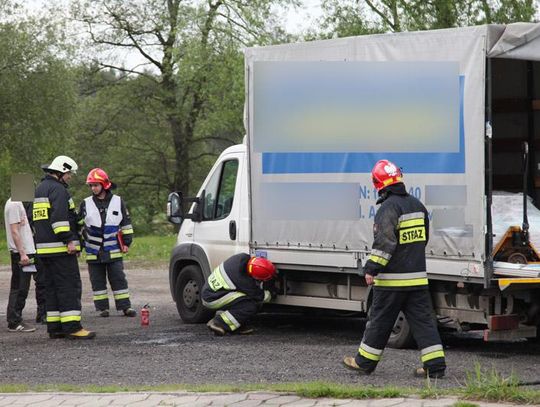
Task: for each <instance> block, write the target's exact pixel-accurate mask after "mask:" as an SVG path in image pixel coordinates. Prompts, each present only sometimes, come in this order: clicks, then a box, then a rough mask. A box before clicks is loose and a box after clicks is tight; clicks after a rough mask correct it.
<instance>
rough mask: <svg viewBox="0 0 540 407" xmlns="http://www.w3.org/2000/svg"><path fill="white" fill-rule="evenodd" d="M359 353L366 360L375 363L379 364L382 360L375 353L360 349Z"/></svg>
mask: <svg viewBox="0 0 540 407" xmlns="http://www.w3.org/2000/svg"><path fill="white" fill-rule="evenodd" d="M358 353H360V355H362V356H363V357H365V358H366V359H369V360H374V361H375V362H378V361H379V360H381V357H380V355H375V354H373V353H369V352H368V351H366V350H364V349H362V348H359V349H358Z"/></svg>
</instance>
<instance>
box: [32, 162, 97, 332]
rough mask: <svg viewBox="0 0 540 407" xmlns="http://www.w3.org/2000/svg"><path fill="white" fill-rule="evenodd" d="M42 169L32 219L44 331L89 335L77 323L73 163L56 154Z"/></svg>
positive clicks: (78, 285) (78, 279)
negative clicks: (44, 311)
mask: <svg viewBox="0 0 540 407" xmlns="http://www.w3.org/2000/svg"><path fill="white" fill-rule="evenodd" d="M42 169H43V170H44V171H45V172H46V175H45V178H43V180H42V181H41V183H40V184H39V185H38V186H37V188H36V191H35V198H34V203H33V208H32V219H33V222H34V228H35V236H34V238H35V242H36V253H37V256H38V258H39V261H40V263H41V266H42V268H43V272H44V275H45V287H46V288H45V291H46V309H47V332H48V333H49V337H50V338H52V339H55V338H64V337H67V338H71V339H92V338H93V337H94V336H95V333H94V332H91V331H87V330H86V329H83V327H82V325H81V276H80V273H79V264H78V263H77V254H78V253H79V252H80V242H79V240H78V234H77V216H76V213H75V204H74V203H73V200H72V199H71V196H70V194H69V192H68V190H67V187H68V183H69V181H70V180H71V177H72V174H75V173H76V171H77V164H76V163H75V161H73V159H71V158H69V157H67V156H58V157H56V158H55V159H54V160H53V161H52V162H51V164H49V165H44V166H42Z"/></svg>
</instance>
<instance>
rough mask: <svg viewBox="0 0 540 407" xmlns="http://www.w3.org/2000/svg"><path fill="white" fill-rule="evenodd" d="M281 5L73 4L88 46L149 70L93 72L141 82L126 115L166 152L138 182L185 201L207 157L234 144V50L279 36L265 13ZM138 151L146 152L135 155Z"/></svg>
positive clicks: (280, 0) (237, 120)
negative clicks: (142, 121)
mask: <svg viewBox="0 0 540 407" xmlns="http://www.w3.org/2000/svg"><path fill="white" fill-rule="evenodd" d="M287 3H292V1H291V0H257V1H251V2H237V1H229V0H215V1H207V2H203V1H195V2H190V3H184V2H181V1H180V0H171V1H168V2H165V1H162V0H139V1H130V2H127V1H125V0H113V1H111V0H102V1H92V2H87V1H80V2H77V3H75V6H74V7H73V10H72V15H73V16H74V17H75V18H76V19H78V20H79V21H81V22H82V23H84V24H85V26H86V27H87V29H88V32H89V34H90V36H91V39H92V42H93V44H94V45H95V46H98V47H108V48H111V47H113V48H118V49H131V50H133V51H135V52H138V53H139V54H140V56H141V57H142V59H143V60H144V63H143V64H144V65H145V66H147V67H149V68H150V69H149V70H147V71H142V70H141V69H138V68H125V67H123V66H119V64H115V63H110V62H107V61H104V60H100V61H99V62H98V66H100V67H109V68H110V67H114V68H115V69H116V70H118V71H121V72H123V73H124V74H125V75H129V74H137V75H139V76H141V77H144V78H145V79H146V80H147V81H146V82H145V83H144V84H143V83H142V80H136V81H135V82H137V83H136V85H139V86H141V85H142V88H139V87H138V86H135V88H134V89H133V90H136V89H139V90H142V89H144V91H145V93H144V96H145V98H144V99H143V100H141V101H140V103H139V104H134V105H133V106H131V109H133V110H137V112H138V113H141V114H143V115H144V116H146V117H147V118H149V119H150V122H149V123H148V124H149V126H148V127H150V128H152V130H153V131H151V132H149V133H148V132H147V133H145V134H144V133H143V134H144V137H145V140H146V141H147V142H148V144H149V145H151V146H152V147H155V145H154V144H153V143H154V142H155V140H161V141H162V142H164V143H165V146H160V147H159V148H155V149H154V150H155V151H154V153H155V154H157V155H158V156H159V159H157V160H156V159H154V160H153V165H151V166H145V167H144V170H146V171H142V175H140V176H139V179H140V180H141V182H146V183H148V182H154V181H156V180H160V182H161V183H162V184H163V185H165V186H166V188H167V189H168V190H177V191H182V192H184V193H188V194H189V193H190V192H192V190H191V189H192V185H194V183H193V179H197V176H196V174H197V173H198V172H199V171H200V168H201V166H202V167H203V168H204V169H205V170H206V169H207V168H208V166H209V161H208V160H207V157H208V156H211V157H212V160H213V159H214V158H215V155H216V154H217V153H218V152H220V151H221V150H222V149H223V147H225V146H228V145H231V144H234V143H237V142H238V141H240V140H241V138H242V136H243V130H242V108H243V63H242V55H241V53H240V52H239V49H240V47H241V46H242V45H247V44H252V43H254V41H259V42H262V43H264V42H266V43H268V42H271V41H272V40H273V39H275V37H276V36H279V35H281V34H282V32H281V31H279V30H277V31H276V30H275V29H274V28H272V27H273V26H271V24H272V23H274V22H275V21H274V18H273V13H272V7H274V6H275V5H278V4H287ZM276 26H277V24H276ZM128 82H129V81H128ZM143 103H144V105H142V104H143ZM112 113H113V114H114V111H113V112H112ZM132 118H133V116H131V117H129V118H128V119H132ZM134 122H136V121H134ZM120 129H121V130H124V128H123V127H122V126H120ZM130 133H132V132H131V131H130V132H129V133H128V134H130ZM133 146H135V147H136V148H139V149H141V148H143V146H142V145H141V144H124V145H123V148H124V150H125V151H126V152H128V153H129V152H130V151H129V150H132V151H131V153H133V152H134V151H133V149H132V148H131V147H133ZM162 147H165V148H162ZM135 151H137V150H135ZM144 152H148V148H145V151H140V150H139V151H138V152H137V153H136V154H139V153H144ZM155 154H150V155H151V156H153V155H155ZM141 155H144V154H141ZM138 164H139V166H142V165H141V164H143V163H140V162H139V163H138ZM139 173H141V171H139Z"/></svg>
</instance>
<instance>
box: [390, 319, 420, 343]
mask: <svg viewBox="0 0 540 407" xmlns="http://www.w3.org/2000/svg"><path fill="white" fill-rule="evenodd" d="M414 345H415V342H414V338H413V335H412V332H411V326H410V325H409V323H408V322H407V318H405V314H403V312H400V313H399V315H398V317H397V319H396V322H395V324H394V327H393V328H392V333H391V334H390V338H389V339H388V344H387V346H389V347H391V348H396V349H403V348H412V347H413V346H414Z"/></svg>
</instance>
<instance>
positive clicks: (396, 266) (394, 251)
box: [364, 183, 429, 289]
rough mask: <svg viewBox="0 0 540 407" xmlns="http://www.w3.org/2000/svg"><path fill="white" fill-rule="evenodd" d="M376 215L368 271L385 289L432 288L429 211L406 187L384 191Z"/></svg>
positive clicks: (376, 283)
mask: <svg viewBox="0 0 540 407" xmlns="http://www.w3.org/2000/svg"><path fill="white" fill-rule="evenodd" d="M381 200H382V204H381V206H380V208H379V210H378V211H377V214H376V215H375V222H374V225H373V236H374V239H373V246H372V249H371V253H370V254H369V256H368V260H367V262H366V264H365V266H364V272H365V273H367V274H371V275H372V276H374V285H375V287H377V288H381V289H415V288H421V287H425V286H427V285H428V279H427V273H426V255H425V247H426V244H427V242H428V240H429V218H428V212H427V209H426V208H425V207H424V205H423V204H422V203H421V202H420V201H419V200H418V199H416V198H415V197H413V196H411V195H409V194H408V193H407V192H406V190H405V186H404V185H403V184H401V183H400V184H395V185H391V186H389V187H387V188H385V189H384V190H383V193H382V198H381Z"/></svg>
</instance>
